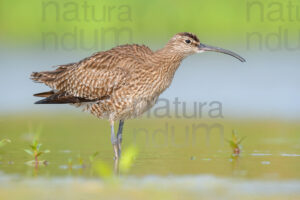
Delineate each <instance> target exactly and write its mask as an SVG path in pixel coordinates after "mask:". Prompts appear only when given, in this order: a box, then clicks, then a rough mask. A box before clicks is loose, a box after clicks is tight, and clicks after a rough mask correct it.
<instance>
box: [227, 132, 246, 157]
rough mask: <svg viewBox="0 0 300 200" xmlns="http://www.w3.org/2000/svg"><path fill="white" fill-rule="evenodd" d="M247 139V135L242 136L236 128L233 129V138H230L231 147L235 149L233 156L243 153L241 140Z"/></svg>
mask: <svg viewBox="0 0 300 200" xmlns="http://www.w3.org/2000/svg"><path fill="white" fill-rule="evenodd" d="M244 139H245V137H243V138H240V137H239V136H238V134H237V132H236V130H232V137H231V140H228V142H229V144H230V147H231V149H232V151H233V154H232V155H233V156H238V155H239V154H240V153H241V148H242V146H241V142H242V141H243V140H244Z"/></svg>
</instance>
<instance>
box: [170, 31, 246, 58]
mask: <svg viewBox="0 0 300 200" xmlns="http://www.w3.org/2000/svg"><path fill="white" fill-rule="evenodd" d="M167 46H168V48H169V49H170V50H171V51H172V52H176V53H180V54H184V56H188V55H191V54H195V53H202V52H205V51H214V52H219V53H224V54H227V55H230V56H233V57H235V58H237V59H239V60H240V61H241V62H245V61H246V60H245V59H244V58H242V57H241V56H239V55H238V54H236V53H234V52H232V51H229V50H226V49H222V48H219V47H213V46H209V45H205V44H203V43H201V42H200V40H199V39H198V37H197V36H196V35H194V34H192V33H187V32H183V33H177V34H176V35H174V36H173V37H172V38H171V40H170V41H169V42H168V44H167Z"/></svg>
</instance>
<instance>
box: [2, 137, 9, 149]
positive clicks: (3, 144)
mask: <svg viewBox="0 0 300 200" xmlns="http://www.w3.org/2000/svg"><path fill="white" fill-rule="evenodd" d="M8 143H11V140H10V139H7V138H5V139H2V140H0V147H4V146H5V145H6V144H8Z"/></svg>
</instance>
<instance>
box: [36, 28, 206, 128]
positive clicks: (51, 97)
mask: <svg viewBox="0 0 300 200" xmlns="http://www.w3.org/2000/svg"><path fill="white" fill-rule="evenodd" d="M199 45H200V41H199V39H198V38H197V36H195V35H193V34H191V33H186V32H184V33H178V34H176V35H175V36H173V37H172V38H171V40H170V41H169V42H168V43H167V44H166V45H165V47H164V48H162V49H160V50H157V51H152V50H151V49H149V48H148V47H146V46H144V45H142V46H141V45H136V44H133V45H122V46H117V47H115V48H113V49H110V50H108V51H103V52H98V53H95V54H94V55H92V56H90V57H88V58H85V59H83V60H81V61H79V62H77V63H71V64H67V65H60V66H58V67H57V69H56V70H54V71H45V72H34V73H32V75H31V78H32V79H33V80H34V81H36V82H40V83H44V84H46V85H47V86H49V87H50V88H51V89H52V91H50V92H46V93H39V94H36V95H35V96H40V97H46V98H45V99H42V100H40V101H38V102H37V103H41V104H47V103H48V104H52V103H55V104H56V103H70V104H73V105H76V106H80V107H83V108H84V109H85V110H88V111H90V112H91V113H92V114H93V115H95V116H96V117H98V118H106V119H109V121H110V122H111V124H112V125H113V122H114V121H116V120H122V121H124V120H125V119H128V118H133V117H137V116H140V115H141V114H143V113H144V112H145V111H147V110H148V109H149V108H151V107H152V106H153V105H154V104H155V102H156V100H157V98H158V97H159V95H160V94H161V93H162V92H163V91H164V90H165V89H167V88H168V87H169V86H170V84H171V82H172V79H173V77H174V74H175V72H176V70H177V68H178V67H179V65H180V63H181V61H182V60H183V59H184V58H185V57H187V56H188V55H191V54H194V53H197V52H202V51H201V50H199Z"/></svg>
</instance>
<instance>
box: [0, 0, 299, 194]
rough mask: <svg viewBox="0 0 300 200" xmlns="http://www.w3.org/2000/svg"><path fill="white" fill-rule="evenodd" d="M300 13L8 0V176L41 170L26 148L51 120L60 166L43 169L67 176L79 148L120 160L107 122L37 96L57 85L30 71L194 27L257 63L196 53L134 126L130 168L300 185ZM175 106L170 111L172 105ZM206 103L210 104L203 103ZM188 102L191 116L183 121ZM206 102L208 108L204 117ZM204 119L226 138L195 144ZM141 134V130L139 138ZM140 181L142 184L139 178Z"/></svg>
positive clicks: (286, 8)
mask: <svg viewBox="0 0 300 200" xmlns="http://www.w3.org/2000/svg"><path fill="white" fill-rule="evenodd" d="M299 16H300V2H299V1H297V0H290V1H285V0H276V1H274V0H245V1H240V0H227V1H218V0H210V1H202V0H185V1H179V0H176V1H174V0H163V1H161V0H152V1H138V0H101V1H99V0H86V1H80V0H42V1H41V0H27V1H21V0H0V44H1V45H0V80H1V84H0V91H1V94H2V95H1V97H0V140H1V139H2V138H9V139H11V140H12V143H11V144H8V145H7V150H6V151H5V153H3V155H2V160H4V161H2V164H0V172H1V171H2V172H3V173H4V174H20V175H28V174H30V176H31V175H33V174H35V172H34V173H33V172H32V168H30V167H29V168H26V167H24V162H25V161H28V160H29V158H28V157H26V154H25V153H24V152H23V149H24V148H27V147H28V144H29V143H30V142H31V139H32V138H33V137H34V135H35V132H36V131H35V130H37V129H39V128H38V127H40V126H42V127H43V128H42V129H43V131H41V132H42V133H41V137H40V141H41V142H43V143H44V146H45V148H49V149H50V150H51V154H49V155H47V156H48V157H46V159H47V160H50V162H51V159H52V164H50V165H49V166H47V168H46V169H45V168H44V169H42V170H40V172H39V174H43V175H45V174H46V175H48V176H52V175H56V176H65V175H66V174H67V173H66V172H65V171H62V168H64V167H62V166H64V164H65V163H66V162H67V161H66V160H68V159H69V158H70V157H73V161H74V159H75V158H76V159H77V157H78V154H79V155H81V156H82V157H83V158H84V156H86V158H87V157H88V155H90V154H92V153H93V152H94V151H96V150H97V151H100V158H101V159H102V160H104V161H106V162H107V163H110V164H112V159H111V154H112V149H111V144H110V139H109V136H108V133H109V127H108V123H107V122H106V121H103V120H98V119H96V118H95V117H92V116H90V115H89V114H87V113H82V112H81V111H80V110H79V109H76V108H73V107H72V106H67V105H34V104H33V103H34V102H35V101H36V100H37V98H35V97H33V96H32V95H33V94H34V93H38V92H43V91H47V90H48V88H47V87H46V86H43V85H41V84H36V83H33V82H32V81H31V80H30V79H29V76H30V74H31V72H33V71H44V70H51V69H54V68H53V66H56V65H60V64H66V63H71V62H77V61H79V60H81V59H83V58H85V57H88V56H90V55H91V54H93V53H95V52H98V51H104V50H108V49H110V48H112V47H114V46H116V45H121V44H127V43H130V44H131V43H137V44H145V45H147V46H149V47H150V48H151V49H153V50H157V49H159V48H162V47H163V46H164V45H165V44H166V43H167V42H168V40H169V39H170V38H171V37H172V36H173V35H175V34H176V33H178V32H192V33H194V34H196V35H197V36H198V37H199V39H200V41H201V42H203V43H204V44H209V45H212V46H218V47H221V48H225V49H229V50H231V51H234V52H236V53H238V54H240V55H241V56H243V57H244V58H245V59H246V60H247V62H246V63H241V62H239V61H238V60H236V59H234V58H232V57H230V56H227V55H223V54H218V53H213V52H206V53H202V54H197V55H193V56H191V57H188V58H187V59H185V60H184V61H183V63H182V64H181V66H180V68H179V69H178V71H177V72H176V75H175V78H174V80H173V83H172V85H171V87H170V88H169V89H167V90H166V91H165V92H164V93H163V94H162V95H161V100H159V101H158V104H157V105H156V106H155V107H154V108H153V109H152V110H151V111H150V114H149V113H147V114H146V115H145V116H144V117H143V118H141V119H137V120H130V121H128V123H125V130H124V131H125V134H124V143H125V145H124V146H125V148H126V146H128V145H129V144H132V143H135V144H136V145H137V146H138V149H139V152H140V153H139V157H138V158H137V160H135V164H134V165H133V169H132V170H131V171H130V173H129V174H130V175H138V176H145V175H149V174H154V175H175V177H177V178H180V177H181V175H188V174H194V175H202V174H209V175H213V177H229V178H232V177H238V178H246V179H263V180H271V181H274V180H277V179H284V180H287V179H292V180H295V181H296V182H297V181H298V180H299V178H300V174H299V171H298V169H299V167H300V162H299V157H300V145H299V141H300V135H299V133H300V126H299V119H300V93H299V86H300V79H299V74H300V68H299V61H300V60H299V51H300V29H299V24H300V18H299ZM176 99H177V100H178V101H180V102H182V103H183V102H184V103H185V105H186V108H183V107H180V109H181V110H180V111H179V112H181V113H180V115H181V118H179V117H176V115H174V112H175V111H174V109H175V106H174V102H175V101H176ZM166 102H168V103H169V104H168V107H169V108H170V115H168V114H166V112H167V111H166V110H164V109H161V108H162V107H163V106H166ZM214 102H217V104H216V103H215V104H214ZM195 104H197V105H198V104H206V106H204V107H203V108H202V110H201V109H200V108H199V107H194V105H195ZM181 105H182V104H181ZM216 105H219V107H217V108H218V109H219V110H218V109H217V111H216V110H213V109H214V108H216V107H215V106H216ZM220 105H221V108H220ZM159 109H160V110H159ZM184 109H186V110H188V112H189V116H192V117H184V116H183V113H182V112H183V110H184ZM199 109H200V110H199ZM195 110H196V112H197V115H196V116H193V112H195ZM159 113H160V114H159ZM212 113H214V114H212ZM185 114H186V113H185ZM148 116H151V118H149V117H148ZM190 118H192V119H190ZM193 124H202V125H203V124H206V125H208V126H214V125H220V126H221V127H222V128H221V129H220V130H221V132H220V134H219V132H218V130H217V131H215V132H214V131H212V133H211V134H210V132H209V133H207V134H201V133H202V132H201V131H200V132H201V133H200V135H199V138H200V139H199V138H198V140H197V141H198V142H199V143H197V144H196V145H191V144H192V143H191V142H192V140H193V139H192V135H189V133H188V134H187V133H185V132H184V130H188V129H189V128H191V127H192V125H193ZM165 127H166V129H165ZM172 127H173V128H172ZM174 127H175V132H176V134H175V136H176V137H175V140H176V141H177V142H178V141H179V143H176V145H174V143H167V145H166V146H165V145H164V144H165V143H164V141H165V140H164V138H165V135H164V130H166V132H167V135H168V136H170V134H171V132H168V131H170V130H173V129H174ZM186 127H188V128H186ZM155 128H156V129H155ZM142 129H143V130H144V129H145V130H146V135H145V134H144V133H145V132H143V131H141V130H142ZM233 129H235V130H237V132H238V133H239V135H240V137H244V136H245V137H246V139H245V140H244V141H243V147H244V150H243V151H242V152H243V154H242V157H241V159H240V160H239V161H238V162H237V163H236V162H234V163H233V162H232V160H230V159H231V158H229V157H230V155H231V149H230V146H229V145H228V143H227V140H229V139H230V138H231V132H232V130H233ZM161 130H163V131H161ZM147 131H148V132H147ZM102 132H103V133H102ZM138 132H141V133H142V134H140V136H137V135H138V134H136V133H138ZM156 132H160V133H161V132H162V133H163V134H158V135H159V136H158V137H157V138H156V139H155V141H154V139H153V140H151V141H150V144H149V143H147V133H149V134H151V135H150V136H153V137H154V135H155V133H156ZM83 133H84V134H83ZM215 133H217V134H215ZM156 135H157V134H156ZM186 135H189V137H186ZM208 136H209V137H208ZM145 138H146V142H145ZM187 138H188V139H187ZM169 139H170V138H169ZM194 139H195V138H194ZM180 141H181V142H182V141H186V143H183V142H182V143H180ZM178 144H180V145H178ZM20 149H21V151H20ZM66 152H67V153H66ZM68 152H69V153H68ZM0 155H1V154H0ZM228 155H229V156H228ZM228 159H229V161H228ZM187 160H188V161H187ZM191 160H193V161H191ZM8 161H12V162H14V163H15V164H14V165H10V164H8V163H9V162H8ZM190 162H193V163H190ZM3 163H6V164H3ZM74 174H75V175H76V176H77V175H78V176H81V175H83V176H90V175H89V173H87V172H86V171H85V172H83V173H79V172H78V171H76V172H73V174H71V175H72V176H74ZM69 175H70V174H69ZM200 178H201V180H200V179H196V180H190V179H185V180H186V181H192V182H193V181H194V182H193V183H194V184H195V185H196V186H197V187H198V186H199V187H200V185H198V184H199V182H197V181H199V180H200V182H201V181H207V179H206V178H204V179H202V178H203V177H200ZM208 180H209V181H212V182H214V183H216V185H217V186H216V187H223V185H224V184H223V182H218V181H219V179H217V181H216V180H215V179H213V180H212V179H210V178H208ZM136 181H137V183H136V184H138V185H139V180H136ZM161 181H162V180H157V182H156V180H154V183H155V184H156V183H158V182H161ZM0 182H1V179H0ZM230 184H233V183H232V182H230ZM247 184H248V183H247ZM247 184H246V185H245V187H244V189H245V191H246V192H245V191H244V192H245V193H243V194H247V195H248V194H249V193H247V192H249V191H252V190H251V189H249V188H251V187H253V188H254V189H253V191H255V192H256V191H257V189H259V191H264V192H266V193H267V194H269V193H268V191H270V190H264V189H262V188H263V187H262V186H261V185H255V184H254V183H253V185H251V184H252V183H251V184H250V185H251V186H249V185H247ZM289 184H291V185H292V186H293V187H289V186H290V185H289ZM221 185H222V186H221ZM225 185H226V184H225ZM14 186H15V185H14V184H12V188H13V187H14ZM21 186H22V185H21ZM21 186H20V187H21ZM273 186H274V185H273ZM197 187H196V188H197ZM228 187H229V186H228ZM234 187H236V186H234ZM241 187H242V186H241ZM196 188H195V191H196ZM212 188H214V187H212ZM271 188H272V187H271ZM274 188H275V189H274ZM276 188H277V189H276ZM280 188H283V187H282V185H275V186H274V187H273V190H275V191H278V192H279V193H280V191H283V190H280ZM284 188H285V190H284V191H285V192H290V193H293V192H294V193H295V192H296V191H300V190H298V189H299V183H298V182H297V183H290V182H288V183H287V185H284ZM197 189H198V188H197ZM227 189H228V188H227ZM247 189H249V190H247ZM0 190H1V189H0ZM45 190H46V191H47V189H45ZM6 191H8V190H6ZM11 191H13V190H11ZM193 191H194V190H193ZM195 191H194V192H195ZM204 191H205V190H204ZM214 191H215V190H214V189H212V191H210V192H212V193H213V192H214ZM241 191H243V189H241ZM1 192H5V191H4V190H3V191H1ZM232 193H234V191H232ZM250 193H251V192H250ZM294 193H293V194H294ZM296 193H297V192H296ZM6 194H7V195H11V194H12V193H9V192H7V193H6ZM169 194H170V193H169ZM205 194H206V193H205ZM253 194H254V193H253ZM270 194H271V193H270ZM297 194H298V195H299V193H297ZM207 195H211V193H209V192H208V193H207ZM251 195H252V193H251ZM272 195H274V193H272ZM275 195H276V194H275ZM280 195H285V193H284V192H282V193H280ZM280 195H278V196H277V197H280ZM29 196H30V194H29Z"/></svg>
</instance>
